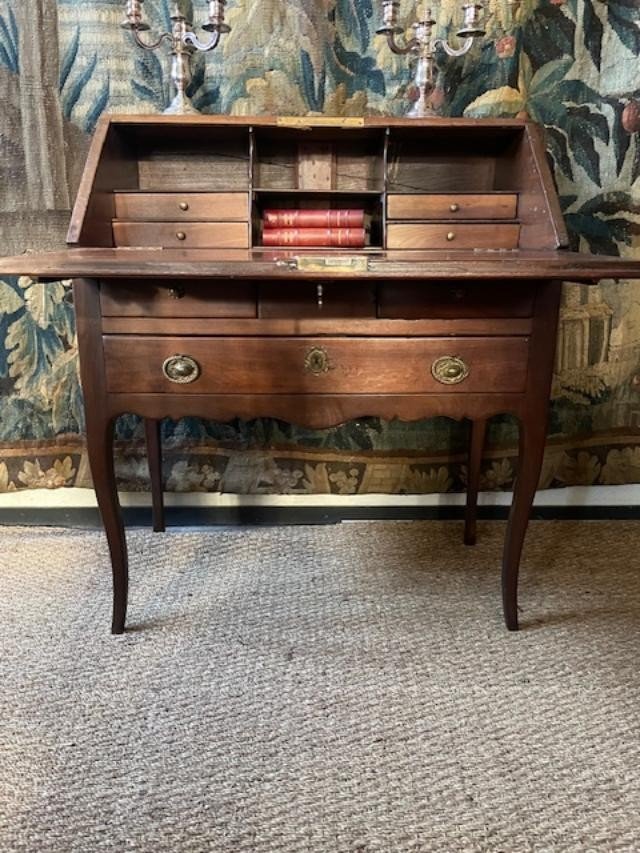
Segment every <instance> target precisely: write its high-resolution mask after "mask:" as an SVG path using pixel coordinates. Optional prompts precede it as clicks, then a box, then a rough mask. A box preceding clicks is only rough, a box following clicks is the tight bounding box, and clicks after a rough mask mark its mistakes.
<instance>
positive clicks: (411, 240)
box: [387, 222, 520, 250]
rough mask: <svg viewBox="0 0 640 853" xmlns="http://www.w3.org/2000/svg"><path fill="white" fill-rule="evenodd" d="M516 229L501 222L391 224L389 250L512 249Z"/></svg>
mask: <svg viewBox="0 0 640 853" xmlns="http://www.w3.org/2000/svg"><path fill="white" fill-rule="evenodd" d="M519 236H520V226H519V225H515V224H513V225H512V224H505V223H492V224H490V223H478V224H475V223H474V224H464V225H463V224H459V223H457V222H456V223H447V224H433V225H423V224H422V223H419V222H412V223H405V222H391V223H389V224H388V225H387V248H389V249H467V250H468V249H516V248H517V246H518V238H519Z"/></svg>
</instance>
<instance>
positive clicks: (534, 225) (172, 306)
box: [0, 116, 640, 633]
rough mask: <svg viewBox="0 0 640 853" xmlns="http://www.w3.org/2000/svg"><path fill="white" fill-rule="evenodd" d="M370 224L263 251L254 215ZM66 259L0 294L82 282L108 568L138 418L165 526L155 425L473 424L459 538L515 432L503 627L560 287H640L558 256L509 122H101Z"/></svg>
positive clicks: (542, 416) (608, 261)
mask: <svg viewBox="0 0 640 853" xmlns="http://www.w3.org/2000/svg"><path fill="white" fill-rule="evenodd" d="M267 207H271V208H274V207H277V208H289V209H309V208H311V209H313V208H343V207H357V208H360V209H365V210H366V212H367V215H368V219H369V221H370V246H369V247H368V248H367V249H364V250H359V251H356V250H339V249H333V250H331V249H324V250H318V251H310V250H291V249H286V248H284V249H277V248H275V249H269V250H267V249H263V248H261V227H260V222H261V218H262V211H263V210H264V209H265V208H267ZM68 242H69V244H70V248H69V249H68V250H67V251H64V252H59V253H50V254H45V255H25V256H21V257H18V258H10V259H4V260H3V261H1V262H0V274H2V273H14V274H27V275H32V276H34V277H40V278H41V279H49V280H55V279H60V278H72V279H74V299H75V306H76V312H77V322H78V341H79V349H80V364H81V375H82V384H83V388H84V395H85V408H86V423H87V443H88V453H89V458H90V463H91V469H92V472H93V478H94V484H95V490H96V494H97V498H98V503H99V506H100V510H101V513H102V518H103V521H104V526H105V530H106V535H107V538H108V542H109V547H110V553H111V562H112V567H113V585H114V608H113V624H112V630H113V632H114V633H121V632H122V631H123V630H124V627H125V619H126V609H127V588H128V566H127V549H126V542H125V534H124V529H123V523H122V518H121V513H120V508H119V504H118V496H117V492H116V482H115V477H114V466H113V446H112V438H113V428H114V421H115V419H116V418H117V417H118V415H120V414H122V413H125V412H132V413H137V414H139V415H141V416H142V417H144V418H145V422H146V432H147V440H148V444H149V457H150V461H151V465H150V467H151V474H152V487H153V502H154V521H155V527H156V529H162V528H163V526H164V522H163V518H162V484H161V476H160V470H161V469H160V452H161V451H160V443H159V429H158V428H159V423H160V420H161V419H162V418H163V417H170V418H180V417H183V416H189V415H191V416H202V417H207V418H212V419H217V420H222V421H224V420H228V419H231V418H234V417H241V418H254V417H263V416H272V417H276V418H281V419H283V420H286V421H290V422H297V423H298V424H302V425H307V426H310V427H316V428H324V427H330V426H333V425H337V424H340V423H342V422H345V421H347V420H349V419H352V418H361V417H365V416H368V415H372V416H378V417H381V418H386V419H392V418H402V419H417V418H424V417H428V416H434V415H447V416H450V417H452V418H468V419H470V420H471V421H472V423H473V428H472V433H471V435H472V438H471V445H470V457H469V490H468V499H467V517H466V527H465V541H466V542H467V543H469V544H472V543H473V542H474V541H475V509H476V499H477V491H478V480H479V472H480V459H481V452H482V447H483V441H484V435H485V425H486V422H487V419H488V418H490V417H491V416H492V415H495V414H498V413H511V414H513V415H515V416H517V418H518V419H519V422H520V425H521V435H520V457H519V472H518V477H517V484H516V487H515V491H514V495H513V504H512V509H511V514H510V517H509V523H508V529H507V535H506V541H505V545H504V556H503V564H502V591H503V604H504V616H505V621H506V624H507V627H508V628H509V629H511V630H516V629H517V628H518V609H517V579H518V566H519V561H520V554H521V550H522V545H523V540H524V536H525V531H526V527H527V521H528V517H529V513H530V509H531V505H532V501H533V497H534V494H535V490H536V487H537V483H538V478H539V474H540V467H541V462H542V455H543V449H544V443H545V435H546V426H547V409H548V399H549V388H550V381H551V374H552V365H553V358H554V348H555V340H556V336H555V334H556V321H557V316H558V307H559V299H560V288H561V282H562V281H563V280H571V281H574V282H575V281H577V282H585V283H593V282H595V281H597V280H598V279H600V278H603V277H607V278H619V277H640V263H634V262H629V261H624V260H621V259H619V258H605V257H590V256H586V255H580V254H576V253H572V252H570V251H568V250H567V236H566V234H565V229H564V225H563V222H562V217H561V214H560V210H559V207H558V202H557V198H556V193H555V190H554V187H553V183H552V180H551V175H550V173H549V171H548V168H547V163H546V159H545V151H544V146H543V143H542V140H541V136H540V134H539V132H538V130H537V128H536V127H535V126H533V125H531V124H528V123H526V122H523V121H520V120H486V121H473V120H463V119H454V120H445V119H431V120H425V121H415V120H414V121H403V120H394V119H365V120H362V119H347V120H332V119H305V120H299V119H298V120H296V119H269V118H252V119H244V118H243V119H233V118H218V117H215V118H214V117H191V116H189V117H164V116H163V117H158V116H140V117H122V116H118V117H111V118H105V119H103V120H102V122H101V123H100V125H99V127H98V129H97V131H96V134H95V138H94V141H93V146H92V149H91V152H90V156H89V160H88V163H87V167H86V170H85V173H84V178H83V181H82V185H81V188H80V191H79V195H78V199H77V202H76V206H75V209H74V212H73V217H72V222H71V226H70V229H69V236H68Z"/></svg>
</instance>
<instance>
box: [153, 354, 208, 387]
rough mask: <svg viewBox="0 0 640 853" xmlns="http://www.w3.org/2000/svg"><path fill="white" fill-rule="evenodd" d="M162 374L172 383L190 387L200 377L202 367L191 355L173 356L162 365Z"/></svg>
mask: <svg viewBox="0 0 640 853" xmlns="http://www.w3.org/2000/svg"><path fill="white" fill-rule="evenodd" d="M162 372H163V373H164V375H165V376H166V377H167V379H168V380H169V381H170V382H176V383H177V384H178V385H188V384H189V383H190V382H195V381H196V379H197V378H198V377H199V376H200V365H199V364H198V362H197V361H196V360H195V358H191V356H190V355H172V356H171V358H168V359H167V360H166V361H165V362H164V364H163V365H162Z"/></svg>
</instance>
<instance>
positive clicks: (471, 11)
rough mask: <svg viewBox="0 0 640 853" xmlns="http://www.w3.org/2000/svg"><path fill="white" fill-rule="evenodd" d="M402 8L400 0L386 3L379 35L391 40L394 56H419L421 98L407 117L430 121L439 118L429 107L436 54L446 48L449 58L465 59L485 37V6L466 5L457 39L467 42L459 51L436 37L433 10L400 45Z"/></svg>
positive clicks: (384, 3) (416, 84)
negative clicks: (474, 45)
mask: <svg viewBox="0 0 640 853" xmlns="http://www.w3.org/2000/svg"><path fill="white" fill-rule="evenodd" d="M399 7H400V0H382V16H383V17H382V19H383V26H382V27H380V29H378V30H377V32H378V33H379V34H381V35H385V36H386V37H387V43H388V45H389V47H390V49H391V50H392V51H393V52H394V53H397V54H399V55H400V56H406V55H407V54H415V55H416V56H417V57H418V65H417V68H416V74H415V79H414V84H415V86H416V87H417V89H418V99H417V100H416V102H415V103H414V105H413V107H412V108H411V110H410V111H409V112H408V113H407V115H408V116H409V117H411V118H426V117H428V116H434V115H437V114H438V112H437V110H435V109H434V108H433V107H432V106H431V105H430V104H429V96H430V95H431V93H432V92H433V90H434V88H435V77H436V72H437V64H436V51H437V49H438V48H439V47H442V49H443V50H444V51H445V53H447V54H448V55H449V56H464V54H465V53H468V52H469V50H471V46H472V45H473V42H474V40H475V39H477V38H481V37H482V36H484V34H485V31H484V29H483V27H482V17H483V12H484V6H483V5H482V4H481V3H475V2H469V3H465V4H464V5H463V6H462V11H463V14H464V22H463V24H462V27H461V29H460V30H458V32H457V36H458V38H459V39H463V42H462V44H461V46H460V47H459V48H453V47H451V46H450V45H449V43H448V41H447V40H446V39H443V38H436V37H435V36H434V28H435V26H436V20H435V19H434V17H433V14H432V11H431V9H427V10H426V12H425V15H424V20H422V21H418V22H417V23H415V24H413V30H414V33H415V35H414V37H413V38H412V39H411V40H410V41H408V42H406V44H404V45H401V44H399V43H398V41H397V38H398V36H400V35H402V33H403V32H404V30H403V29H402V27H400V26H398V10H399Z"/></svg>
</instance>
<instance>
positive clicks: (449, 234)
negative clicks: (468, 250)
mask: <svg viewBox="0 0 640 853" xmlns="http://www.w3.org/2000/svg"><path fill="white" fill-rule="evenodd" d="M455 239H456V235H455V232H454V231H449V233H448V234H447V240H448V241H449V243H451V241H452V240H455Z"/></svg>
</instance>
